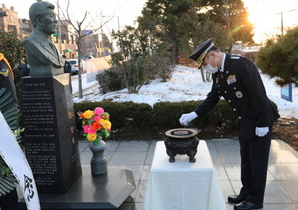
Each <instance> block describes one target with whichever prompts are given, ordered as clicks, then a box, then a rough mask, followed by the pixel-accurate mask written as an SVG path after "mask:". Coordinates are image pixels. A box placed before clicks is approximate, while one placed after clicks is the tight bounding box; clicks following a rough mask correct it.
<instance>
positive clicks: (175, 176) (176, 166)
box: [144, 140, 226, 210]
mask: <svg viewBox="0 0 298 210" xmlns="http://www.w3.org/2000/svg"><path fill="white" fill-rule="evenodd" d="M195 158H196V162H195V163H190V162H189V157H188V156H187V155H176V156H175V162H172V163H171V162H169V156H168V155H167V154H166V147H165V145H164V141H159V142H157V144H156V147H155V151H154V157H153V162H152V166H151V170H150V174H149V178H148V183H147V188H146V193H145V198H144V210H225V209H226V204H225V200H224V198H223V194H222V190H221V188H220V186H219V182H218V180H217V176H216V173H215V172H214V169H213V164H212V160H211V157H210V153H209V150H208V147H207V145H206V142H205V141H204V140H200V142H199V145H198V152H197V154H196V156H195Z"/></svg>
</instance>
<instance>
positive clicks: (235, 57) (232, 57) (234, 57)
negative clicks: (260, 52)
mask: <svg viewBox="0 0 298 210" xmlns="http://www.w3.org/2000/svg"><path fill="white" fill-rule="evenodd" d="M239 58H240V56H231V59H233V60H237V59H239Z"/></svg>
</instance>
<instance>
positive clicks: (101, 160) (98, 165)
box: [89, 140, 107, 174]
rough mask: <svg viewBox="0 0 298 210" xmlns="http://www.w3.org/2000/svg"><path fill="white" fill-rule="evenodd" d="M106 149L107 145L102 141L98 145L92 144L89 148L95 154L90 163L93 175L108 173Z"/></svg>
mask: <svg viewBox="0 0 298 210" xmlns="http://www.w3.org/2000/svg"><path fill="white" fill-rule="evenodd" d="M106 147H107V145H106V143H105V142H104V141H102V140H99V144H98V145H95V144H94V143H93V142H90V144H89V148H90V150H91V152H92V154H93V156H92V158H91V161H90V164H91V173H92V174H104V173H107V159H106V157H105V156H104V150H105V149H106Z"/></svg>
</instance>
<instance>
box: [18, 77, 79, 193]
mask: <svg viewBox="0 0 298 210" xmlns="http://www.w3.org/2000/svg"><path fill="white" fill-rule="evenodd" d="M67 80H69V76H68V75H59V76H55V77H47V78H30V77H25V78H22V80H21V95H22V112H23V124H24V128H25V132H24V133H25V135H24V139H25V143H26V145H25V150H26V157H27V160H28V162H29V164H30V166H31V168H32V171H33V174H34V178H35V182H36V185H37V188H38V190H39V191H40V192H62V193H65V192H66V191H67V190H68V189H69V188H70V187H71V184H72V183H73V182H74V181H75V180H76V179H77V178H78V177H79V176H80V175H81V165H80V160H79V155H78V141H77V138H76V133H75V132H76V130H75V118H74V111H73V104H72V95H71V92H70V88H71V87H70V81H67Z"/></svg>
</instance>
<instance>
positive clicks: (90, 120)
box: [78, 107, 112, 145]
mask: <svg viewBox="0 0 298 210" xmlns="http://www.w3.org/2000/svg"><path fill="white" fill-rule="evenodd" d="M78 114H79V118H80V119H81V120H82V127H83V131H84V136H85V138H86V140H88V141H92V142H93V143H94V144H95V145H98V144H99V141H100V140H101V138H102V137H103V136H104V137H105V138H108V137H109V136H110V131H111V126H112V123H111V122H110V115H109V113H107V112H105V111H104V109H103V108H101V107H96V108H95V109H94V110H93V111H91V110H86V111H85V112H83V113H78Z"/></svg>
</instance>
